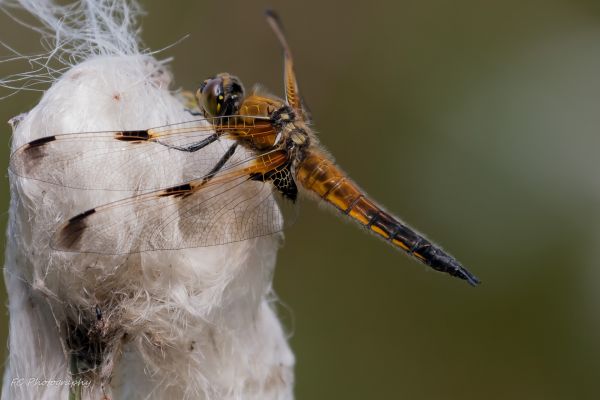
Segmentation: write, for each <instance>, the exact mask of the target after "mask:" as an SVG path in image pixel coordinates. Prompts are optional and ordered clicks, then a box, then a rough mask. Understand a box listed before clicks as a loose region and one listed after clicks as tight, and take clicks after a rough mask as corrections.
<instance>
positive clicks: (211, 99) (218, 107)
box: [199, 78, 225, 117]
mask: <svg viewBox="0 0 600 400" xmlns="http://www.w3.org/2000/svg"><path fill="white" fill-rule="evenodd" d="M199 91H200V96H199V98H200V100H201V101H200V104H201V105H202V108H203V110H204V112H205V113H206V114H207V115H209V116H213V117H215V116H219V115H222V112H223V111H224V107H223V103H224V102H225V93H224V92H223V80H222V79H221V78H213V79H209V80H207V81H205V82H204V83H203V84H202V86H201V87H200V89H199Z"/></svg>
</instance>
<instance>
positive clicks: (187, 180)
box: [9, 11, 479, 286]
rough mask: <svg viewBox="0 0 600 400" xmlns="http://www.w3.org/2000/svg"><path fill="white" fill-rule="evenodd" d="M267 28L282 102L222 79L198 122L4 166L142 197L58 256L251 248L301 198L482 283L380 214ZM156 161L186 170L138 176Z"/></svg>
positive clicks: (96, 222) (27, 154)
mask: <svg viewBox="0 0 600 400" xmlns="http://www.w3.org/2000/svg"><path fill="white" fill-rule="evenodd" d="M266 19H267V22H268V24H269V25H270V27H271V29H272V30H273V32H274V34H275V36H276V38H277V40H278V42H279V44H280V45H281V47H282V50H283V58H284V62H283V64H284V89H285V99H282V98H279V97H277V96H275V95H272V94H270V93H264V92H262V91H261V90H258V89H255V90H253V91H251V92H250V93H248V94H246V92H245V89H244V86H243V84H242V82H241V81H240V80H239V79H238V78H237V77H235V76H233V75H231V74H229V73H220V74H217V75H216V76H214V77H212V78H209V79H206V80H205V81H204V82H203V83H202V84H201V85H200V87H199V88H198V90H197V91H196V92H195V93H194V101H195V103H196V105H197V109H198V110H199V111H197V112H193V111H191V113H192V114H194V115H196V117H197V118H196V119H194V120H192V121H188V122H184V123H176V124H171V125H165V126H161V127H157V128H150V129H143V130H122V131H103V132H79V133H64V134H56V135H51V136H45V137H42V138H40V139H36V140H33V141H31V142H29V143H27V144H25V145H23V146H21V147H20V148H18V149H17V150H16V151H15V152H14V153H13V154H12V156H11V160H10V167H9V168H10V170H11V171H12V172H13V173H14V174H16V175H18V176H21V177H25V178H30V179H35V180H39V181H42V182H47V183H50V184H54V185H59V186H63V187H66V188H72V189H95V190H97V189H100V190H107V191H112V190H116V191H125V190H127V191H132V192H135V194H133V195H130V196H129V197H127V198H124V199H122V200H118V201H114V202H110V203H108V204H105V205H101V206H98V207H95V208H92V209H89V210H87V211H84V212H82V213H79V214H77V215H75V216H73V217H71V218H70V219H68V220H66V221H64V222H63V223H62V224H61V225H60V226H59V227H58V228H57V230H56V232H55V233H54V234H53V237H52V239H51V247H52V248H53V249H56V250H61V251H68V252H83V253H98V254H128V253H137V252H145V251H157V250H177V249H184V248H194V247H204V246H213V245H224V244H227V243H231V242H236V241H242V240H248V239H251V238H256V237H260V236H264V235H271V234H274V233H277V232H280V231H281V230H282V229H283V228H284V225H285V220H286V218H285V217H284V215H283V214H282V213H281V212H280V208H278V206H276V205H278V204H281V203H279V202H277V201H276V200H275V199H276V198H277V197H279V198H281V199H283V200H286V204H295V203H296V202H297V199H298V194H299V193H304V194H308V195H309V196H308V197H312V198H313V199H317V200H318V201H321V202H325V203H327V204H328V205H330V206H332V207H333V208H334V209H335V210H337V211H338V212H339V213H340V214H341V215H342V216H344V217H345V218H349V219H351V220H353V221H355V222H356V223H357V224H358V225H360V226H361V227H363V228H364V229H366V230H368V231H370V232H372V233H374V234H375V235H376V236H378V237H379V238H381V239H383V240H384V241H386V242H387V243H389V244H390V245H391V246H393V247H395V248H397V249H399V250H401V251H403V252H405V253H407V254H408V255H409V256H411V257H412V258H414V259H416V260H418V261H420V262H421V263H423V264H425V265H427V266H429V267H431V268H433V269H434V270H437V271H441V272H444V273H447V274H449V275H451V276H454V277H457V278H460V279H463V280H465V281H467V282H468V283H469V284H471V285H473V286H475V285H477V284H478V283H479V280H478V279H477V278H476V277H475V276H474V275H473V274H471V273H470V272H469V271H468V270H467V269H466V268H465V267H463V266H462V265H461V264H460V263H459V262H458V261H457V260H456V259H455V258H454V257H452V256H451V255H449V254H448V253H446V252H445V251H444V250H442V249H441V248H440V247H439V246H437V245H435V244H434V243H432V242H431V241H429V240H428V239H426V238H425V237H424V236H423V235H421V234H419V233H417V232H416V231H415V230H414V229H412V228H411V227H409V226H408V225H406V224H405V223H404V222H402V221H401V220H400V219H399V218H397V217H395V216H394V215H392V214H390V213H389V212H387V211H385V210H384V209H383V208H382V207H381V206H380V205H378V203H377V202H375V201H374V200H373V199H371V198H370V197H369V196H368V195H367V194H366V193H365V192H364V191H363V190H362V189H360V188H359V186H358V185H357V184H356V183H355V182H354V181H353V180H352V179H351V178H350V177H349V176H348V175H347V174H346V173H344V172H343V171H342V169H341V168H340V167H338V166H337V165H336V164H335V162H334V161H333V159H332V157H331V156H329V155H328V153H327V152H326V151H325V150H324V148H323V147H322V145H321V144H320V143H319V140H318V138H317V136H316V135H315V133H314V131H313V130H312V129H311V126H312V120H311V115H310V112H309V111H308V108H307V107H306V105H305V103H304V101H303V98H302V96H301V95H300V91H299V87H298V82H297V79H296V73H295V69H294V60H293V57H292V53H291V51H290V47H289V45H288V41H287V39H286V37H285V35H284V30H283V27H282V24H281V21H280V19H279V17H278V16H277V15H276V14H275V13H274V12H273V11H267V12H266ZM159 156H160V157H166V159H167V160H168V163H169V164H176V165H179V166H181V168H180V169H181V171H182V172H181V173H177V174H173V173H172V172H170V170H169V169H168V168H164V167H165V164H163V163H153V164H152V163H151V164H150V165H149V166H148V163H147V162H146V164H144V165H145V168H143V169H144V171H137V169H139V168H136V165H137V164H141V163H142V162H143V161H147V160H148V159H153V158H156V157H159ZM65 171H67V172H65ZM136 173H139V174H142V173H144V174H146V176H151V177H152V179H135V177H134V175H135V174H136ZM81 176H85V177H87V178H86V179H81ZM122 176H126V177H129V178H130V179H120V178H121V177H122ZM132 182H135V183H132Z"/></svg>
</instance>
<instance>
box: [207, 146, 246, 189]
mask: <svg viewBox="0 0 600 400" xmlns="http://www.w3.org/2000/svg"><path fill="white" fill-rule="evenodd" d="M237 145H238V144H237V142H236V143H234V144H232V145H231V146H230V147H229V149H227V151H226V152H225V154H223V156H222V157H221V159H220V160H219V161H218V162H217V163H216V164H215V166H214V167H213V169H211V170H210V172H209V173H208V174H206V176H204V179H202V184H205V183H206V182H208V181H210V180H211V179H212V178H213V177H214V176H215V175H216V174H217V172H219V171H220V170H221V168H223V165H225V164H226V163H227V161H229V159H230V158H231V156H233V153H235V149H237Z"/></svg>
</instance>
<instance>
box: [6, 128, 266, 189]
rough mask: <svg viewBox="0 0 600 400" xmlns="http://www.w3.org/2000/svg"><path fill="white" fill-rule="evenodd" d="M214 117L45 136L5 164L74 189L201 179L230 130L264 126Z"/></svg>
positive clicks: (21, 173)
mask: <svg viewBox="0 0 600 400" xmlns="http://www.w3.org/2000/svg"><path fill="white" fill-rule="evenodd" d="M215 119H216V118H213V119H201V120H195V121H190V122H185V123H178V124H172V125H167V126H163V127H158V128H152V129H147V130H138V131H106V132H85V133H72V134H62V135H54V136H47V137H43V138H41V139H38V140H35V141H33V142H30V143H28V144H26V145H24V146H21V147H20V148H19V149H17V151H15V153H14V154H13V155H12V156H11V160H10V166H9V168H10V170H11V172H13V173H15V174H16V175H18V176H22V177H25V178H31V179H35V180H39V181H42V182H48V183H51V184H55V185H59V186H64V187H68V188H74V189H103V190H120V191H148V190H158V189H160V188H162V187H169V186H174V185H176V184H178V183H180V182H185V181H190V180H194V179H197V178H201V177H202V176H204V174H206V172H207V171H209V170H210V169H211V168H212V167H213V166H214V165H215V164H216V163H217V162H218V160H219V159H220V158H221V157H222V155H223V153H225V152H226V151H227V149H228V148H229V145H230V144H231V138H233V137H234V133H235V134H248V135H251V134H252V132H253V130H256V126H257V125H261V124H262V125H268V122H266V121H263V120H260V119H259V118H256V119H254V118H252V117H246V118H245V121H246V122H244V123H241V122H238V123H234V122H228V121H229V120H227V121H223V120H219V121H214V120H215ZM221 119H223V118H221ZM230 119H231V120H233V118H230ZM248 121H251V122H250V123H249V122H248ZM252 121H254V122H252ZM215 122H218V124H219V128H218V129H217V131H215V125H213V123H215ZM264 132H265V128H264V127H263V129H262V131H261V134H265V133H264ZM244 157H245V158H248V157H250V155H249V154H248V152H246V153H244V152H243V151H240V152H238V153H237V154H236V155H235V157H234V160H233V161H238V162H242V161H243V160H244Z"/></svg>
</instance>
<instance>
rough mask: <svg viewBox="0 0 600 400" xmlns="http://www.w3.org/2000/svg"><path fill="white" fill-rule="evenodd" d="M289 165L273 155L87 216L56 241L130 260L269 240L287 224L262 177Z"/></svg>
mask: <svg viewBox="0 0 600 400" xmlns="http://www.w3.org/2000/svg"><path fill="white" fill-rule="evenodd" d="M287 163H288V156H287V154H286V153H285V152H282V151H271V152H269V153H265V154H262V155H260V156H259V157H258V158H256V159H254V160H251V161H247V162H245V163H243V164H242V165H239V166H237V167H236V168H228V169H226V170H225V171H224V172H222V173H219V174H217V175H215V176H214V177H212V179H210V180H208V181H207V180H206V179H204V178H202V179H198V180H194V181H190V182H187V183H185V184H182V185H178V186H174V187H170V188H166V189H162V190H158V191H153V192H150V193H145V194H141V195H137V196H133V197H130V198H127V199H124V200H120V201H117V202H113V203H109V204H106V205H104V206H100V207H97V208H94V209H91V210H88V211H86V212H83V213H81V214H79V215H77V216H75V217H73V218H71V219H70V220H68V221H67V222H66V223H64V224H63V225H62V226H61V227H60V228H59V229H58V231H57V232H56V234H55V235H54V237H53V240H52V247H53V248H55V249H57V250H63V251H74V252H89V253H99V254H127V253H135V252H144V251H152V250H175V249H183V248H190V247H204V246H212V245H219V244H225V243H230V242H235V241H241V240H245V239H249V238H253V237H258V236H263V235H269V234H272V233H275V232H278V231H280V230H282V229H283V226H284V218H283V215H282V213H281V211H280V209H279V207H278V206H277V204H276V201H275V198H274V196H273V185H272V184H270V183H269V182H268V181H265V180H264V179H262V178H260V177H262V174H264V173H266V172H268V171H272V170H274V169H277V168H278V167H281V166H284V165H286V164H287Z"/></svg>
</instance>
